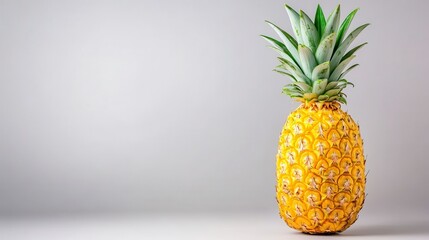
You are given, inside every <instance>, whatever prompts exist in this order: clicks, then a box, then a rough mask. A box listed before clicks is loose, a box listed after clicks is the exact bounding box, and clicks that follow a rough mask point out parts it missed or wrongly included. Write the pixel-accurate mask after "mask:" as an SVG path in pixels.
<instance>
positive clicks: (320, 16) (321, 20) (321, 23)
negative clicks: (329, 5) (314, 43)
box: [314, 4, 326, 37]
mask: <svg viewBox="0 0 429 240" xmlns="http://www.w3.org/2000/svg"><path fill="white" fill-rule="evenodd" d="M314 25H315V26H316V29H317V31H318V32H319V36H320V37H322V33H323V31H325V26H326V19H325V14H324V13H323V10H322V7H321V6H320V4H318V5H317V10H316V16H315V17H314Z"/></svg>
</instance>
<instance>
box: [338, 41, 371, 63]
mask: <svg viewBox="0 0 429 240" xmlns="http://www.w3.org/2000/svg"><path fill="white" fill-rule="evenodd" d="M366 44H368V43H367V42H365V43H362V44H360V45H358V46H356V47H354V48H352V49H351V50H350V51H348V52H347V53H346V54H345V55H344V56H343V58H341V61H343V60H344V59H346V58H348V57H350V56H351V55H353V54H354V53H355V52H356V51H357V50H359V49H361V48H362V47H363V46H365V45H366Z"/></svg>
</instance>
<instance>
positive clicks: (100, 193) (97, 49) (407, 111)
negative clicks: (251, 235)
mask: <svg viewBox="0 0 429 240" xmlns="http://www.w3.org/2000/svg"><path fill="white" fill-rule="evenodd" d="M319 2H320V3H321V5H322V6H323V8H324V9H325V14H329V13H330V12H331V11H332V10H333V9H334V7H335V6H336V4H337V3H338V2H337V1H319ZM288 3H289V4H290V5H291V6H292V7H294V8H297V9H303V10H304V11H306V12H307V13H309V15H311V16H313V15H314V12H315V8H316V6H317V3H318V1H313V0H312V1H288ZM283 4H284V1H262V0H261V1H256V0H255V1H244V0H237V1H230V0H217V1H205V0H192V1H191V0H189V1H186V0H183V1H155V0H152V1H148V0H145V1H129V0H124V1H94V0H90V1H76V0H73V1H71V0H70V1H44V0H38V1H30V0H23V1H12V0H10V1H0V215H1V216H10V215H21V214H25V215H27V214H28V215H31V214H41V215H43V214H80V213H127V212H141V213H153V212H167V213H168V212H214V211H216V212H231V211H243V212H251V211H265V210H269V211H275V210H276V207H277V206H276V202H275V199H274V195H275V189H274V185H275V154H276V152H277V140H278V135H279V133H280V130H281V128H282V125H283V123H284V121H285V119H286V117H287V115H288V114H289V113H290V112H291V111H292V110H293V109H295V108H296V107H297V106H298V104H297V103H295V102H292V101H291V100H290V99H289V98H288V97H287V96H285V95H282V94H281V88H282V86H283V85H285V84H287V83H288V82H289V80H288V79H286V78H285V77H283V76H281V75H278V74H276V73H274V72H272V71H271V70H272V69H273V67H274V66H275V65H276V63H277V62H276V54H275V52H273V51H272V50H271V49H269V48H267V47H266V46H267V43H266V42H265V41H264V40H263V39H262V38H261V37H260V36H259V34H267V35H271V36H274V35H275V33H274V32H272V30H271V29H270V28H269V26H267V25H266V24H265V23H264V20H265V19H269V20H271V21H273V22H275V23H277V24H279V25H280V26H282V27H284V28H285V29H287V30H288V31H290V30H291V27H290V25H289V20H288V16H287V14H286V12H285V10H284V8H283ZM341 4H342V5H341V10H342V19H344V17H345V16H346V14H347V13H348V12H350V11H352V10H353V9H354V8H356V7H360V11H359V12H358V14H357V15H356V17H355V20H354V22H353V25H352V28H351V29H353V28H355V27H357V26H359V25H361V24H363V23H367V22H369V23H371V25H370V27H368V28H367V29H366V30H365V31H364V32H363V33H361V35H360V36H359V37H358V39H357V40H356V41H355V42H354V45H356V44H359V43H362V42H366V41H367V42H369V44H368V45H367V46H365V47H364V48H363V49H362V50H360V51H359V52H358V54H357V55H358V56H357V57H356V59H355V60H354V63H359V64H360V67H359V68H357V69H355V70H353V72H351V73H350V74H349V75H348V80H349V81H351V82H353V83H355V85H356V87H354V88H350V89H347V94H348V95H349V97H348V102H349V104H348V105H347V106H343V109H346V110H348V112H349V113H350V114H351V115H352V116H353V117H354V119H355V120H356V121H358V122H359V124H360V126H361V131H362V135H363V137H364V140H365V154H366V155H367V169H368V170H370V172H369V175H368V185H367V186H368V187H367V192H368V194H369V195H368V198H367V201H366V205H365V208H364V211H366V212H398V211H409V212H417V211H420V212H425V211H427V210H426V209H427V207H428V202H429V192H428V187H427V183H428V180H429V179H428V175H429V174H428V170H429V159H428V149H429V138H428V136H427V135H428V134H429V131H428V117H429V107H428V106H427V103H426V102H427V100H428V91H429V79H428V77H427V73H428V61H427V56H429V48H428V43H429V30H428V28H427V26H426V25H427V23H428V22H429V15H428V14H427V11H428V8H429V2H428V1H423V0H419V1H417V0H408V1H382V0H377V1H375V0H365V1H342V2H341Z"/></svg>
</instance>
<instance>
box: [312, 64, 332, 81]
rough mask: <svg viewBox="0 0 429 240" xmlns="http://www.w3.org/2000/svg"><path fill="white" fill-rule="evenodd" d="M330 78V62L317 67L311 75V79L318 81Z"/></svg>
mask: <svg viewBox="0 0 429 240" xmlns="http://www.w3.org/2000/svg"><path fill="white" fill-rule="evenodd" d="M325 78H329V62H324V63H322V64H319V65H317V66H316V67H315V68H314V69H313V72H312V74H311V79H312V80H313V81H316V80H317V79H325Z"/></svg>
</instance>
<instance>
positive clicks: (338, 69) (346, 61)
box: [329, 55, 355, 82]
mask: <svg viewBox="0 0 429 240" xmlns="http://www.w3.org/2000/svg"><path fill="white" fill-rule="evenodd" d="M353 58H355V55H352V56H350V57H348V58H346V59H344V60H343V61H342V62H341V63H340V64H339V65H338V66H337V67H336V68H335V70H334V71H333V72H332V74H331V76H329V81H330V82H333V81H337V80H338V79H339V78H340V75H341V73H342V72H343V70H344V69H345V68H346V67H347V65H348V64H349V63H350V61H351V60H353Z"/></svg>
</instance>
